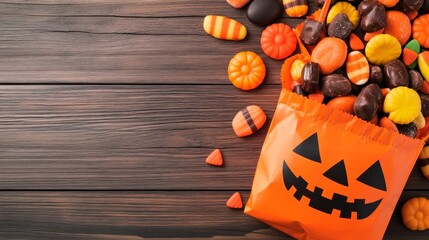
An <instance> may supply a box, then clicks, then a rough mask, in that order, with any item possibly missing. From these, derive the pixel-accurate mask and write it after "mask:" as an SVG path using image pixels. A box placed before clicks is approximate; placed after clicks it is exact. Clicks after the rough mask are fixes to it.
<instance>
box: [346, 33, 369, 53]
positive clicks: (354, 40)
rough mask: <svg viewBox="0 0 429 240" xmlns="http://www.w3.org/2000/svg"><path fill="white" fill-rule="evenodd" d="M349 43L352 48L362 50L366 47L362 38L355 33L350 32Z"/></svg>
mask: <svg viewBox="0 0 429 240" xmlns="http://www.w3.org/2000/svg"><path fill="white" fill-rule="evenodd" d="M349 45H350V48H351V49H352V50H355V51H357V50H362V49H364V48H365V46H364V45H363V42H362V40H361V39H360V38H359V37H358V36H357V35H356V34H354V33H350V38H349Z"/></svg>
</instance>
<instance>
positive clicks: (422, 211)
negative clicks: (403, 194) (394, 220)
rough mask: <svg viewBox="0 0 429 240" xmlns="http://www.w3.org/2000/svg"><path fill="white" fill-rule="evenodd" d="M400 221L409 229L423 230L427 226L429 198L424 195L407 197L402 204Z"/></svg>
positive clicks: (428, 223)
mask: <svg viewBox="0 0 429 240" xmlns="http://www.w3.org/2000/svg"><path fill="white" fill-rule="evenodd" d="M402 221H403V222H404V224H405V226H406V227H407V228H409V229H411V230H419V231H423V230H426V229H428V228H429V200H427V199H426V198H424V197H415V198H411V199H409V200H408V201H407V202H406V203H405V204H404V206H402Z"/></svg>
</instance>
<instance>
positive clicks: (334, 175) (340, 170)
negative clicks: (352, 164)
mask: <svg viewBox="0 0 429 240" xmlns="http://www.w3.org/2000/svg"><path fill="white" fill-rule="evenodd" d="M323 176H325V177H327V178H329V179H331V180H332V181H334V182H337V183H339V184H341V185H344V186H349V182H348V181H347V172H346V165H345V164H344V160H341V161H339V162H338V163H337V164H335V165H334V166H332V167H331V168H330V169H328V170H327V171H326V172H325V173H324V174H323Z"/></svg>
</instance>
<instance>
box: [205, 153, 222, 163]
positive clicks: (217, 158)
mask: <svg viewBox="0 0 429 240" xmlns="http://www.w3.org/2000/svg"><path fill="white" fill-rule="evenodd" d="M206 163H207V164H210V165H213V166H222V165H223V158H222V152H221V151H220V149H215V150H214V151H213V152H212V153H210V155H209V156H208V157H207V158H206Z"/></svg>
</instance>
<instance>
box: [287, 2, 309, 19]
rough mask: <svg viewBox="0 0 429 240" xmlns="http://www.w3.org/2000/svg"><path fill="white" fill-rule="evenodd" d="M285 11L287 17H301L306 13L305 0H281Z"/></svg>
mask: <svg viewBox="0 0 429 240" xmlns="http://www.w3.org/2000/svg"><path fill="white" fill-rule="evenodd" d="M283 5H284V7H285V11H286V13H287V15H289V17H302V16H304V15H305V14H307V11H308V3H307V0H283Z"/></svg>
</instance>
